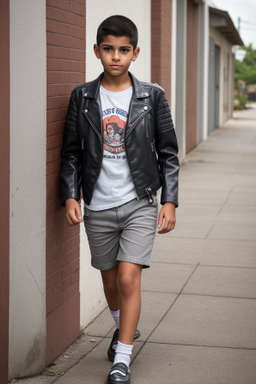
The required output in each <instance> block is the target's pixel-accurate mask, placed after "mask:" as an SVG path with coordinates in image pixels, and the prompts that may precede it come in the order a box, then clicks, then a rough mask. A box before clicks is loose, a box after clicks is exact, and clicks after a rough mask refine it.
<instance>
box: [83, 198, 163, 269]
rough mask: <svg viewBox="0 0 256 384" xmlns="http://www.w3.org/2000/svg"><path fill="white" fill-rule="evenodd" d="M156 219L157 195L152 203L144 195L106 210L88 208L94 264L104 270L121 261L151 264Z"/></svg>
mask: <svg viewBox="0 0 256 384" xmlns="http://www.w3.org/2000/svg"><path fill="white" fill-rule="evenodd" d="M156 222H157V199H156V196H154V203H153V204H149V201H148V198H147V197H145V198H142V199H140V200H137V199H134V200H131V201H129V202H128V203H126V204H123V205H121V206H119V207H116V208H110V209H106V210H103V211H92V210H90V209H88V208H86V207H85V209H84V225H85V229H86V233H87V237H88V242H89V246H90V250H91V264H92V266H93V267H94V268H97V269H100V270H102V271H104V270H107V269H110V268H113V267H115V266H116V265H117V264H118V262H119V261H127V262H130V263H135V264H140V265H142V266H143V267H144V268H146V267H149V266H150V256H151V251H152V247H153V243H154V239H155V234H156Z"/></svg>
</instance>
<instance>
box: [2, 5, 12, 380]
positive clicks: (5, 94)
mask: <svg viewBox="0 0 256 384" xmlns="http://www.w3.org/2000/svg"><path fill="white" fill-rule="evenodd" d="M9 29H10V23H9V1H8V0H3V1H1V2H0V49H1V55H0V68H1V72H0V84H1V87H0V99H1V107H0V127H1V140H0V163H1V167H0V180H4V185H3V186H2V187H1V188H0V201H1V215H0V244H1V268H0V305H1V316H0V340H1V342H0V372H1V379H2V381H3V383H7V382H8V349H9V347H8V344H9V222H10V219H9V202H10V199H9V196H10V116H9V109H10V61H9V54H10V50H9V49H10V36H9Z"/></svg>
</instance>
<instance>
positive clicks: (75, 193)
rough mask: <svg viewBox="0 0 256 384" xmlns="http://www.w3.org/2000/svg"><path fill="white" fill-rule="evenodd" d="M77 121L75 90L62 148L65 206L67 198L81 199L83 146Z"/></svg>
mask: <svg viewBox="0 0 256 384" xmlns="http://www.w3.org/2000/svg"><path fill="white" fill-rule="evenodd" d="M77 121H78V105H77V101H76V95H75V91H73V92H72V94H71V98H70V102H69V107H68V111H67V115H66V121H65V127H64V136H63V145H62V149H61V171H60V189H61V205H63V206H65V200H67V199H70V198H73V199H76V200H77V201H79V200H80V187H81V167H82V148H81V140H80V138H79V134H78V127H77Z"/></svg>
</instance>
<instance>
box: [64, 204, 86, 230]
mask: <svg viewBox="0 0 256 384" xmlns="http://www.w3.org/2000/svg"><path fill="white" fill-rule="evenodd" d="M65 206H66V218H67V221H68V224H69V225H70V226H72V225H76V224H79V223H81V222H82V221H83V217H82V212H81V207H80V205H79V204H78V202H77V201H76V200H75V199H67V200H66V201H65Z"/></svg>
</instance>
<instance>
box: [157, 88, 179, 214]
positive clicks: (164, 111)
mask: <svg viewBox="0 0 256 384" xmlns="http://www.w3.org/2000/svg"><path fill="white" fill-rule="evenodd" d="M155 116H156V117H155V119H156V132H155V135H156V151H157V154H158V164H159V168H160V175H161V180H162V195H161V204H164V203H166V202H171V203H174V204H175V205H176V207H178V176H179V159H178V142H177V138H176V133H175V130H174V125H173V121H172V116H171V112H170V108H169V105H168V101H167V99H166V97H165V94H164V92H163V91H162V90H161V91H160V95H159V98H158V101H157V105H156V115H155Z"/></svg>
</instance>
